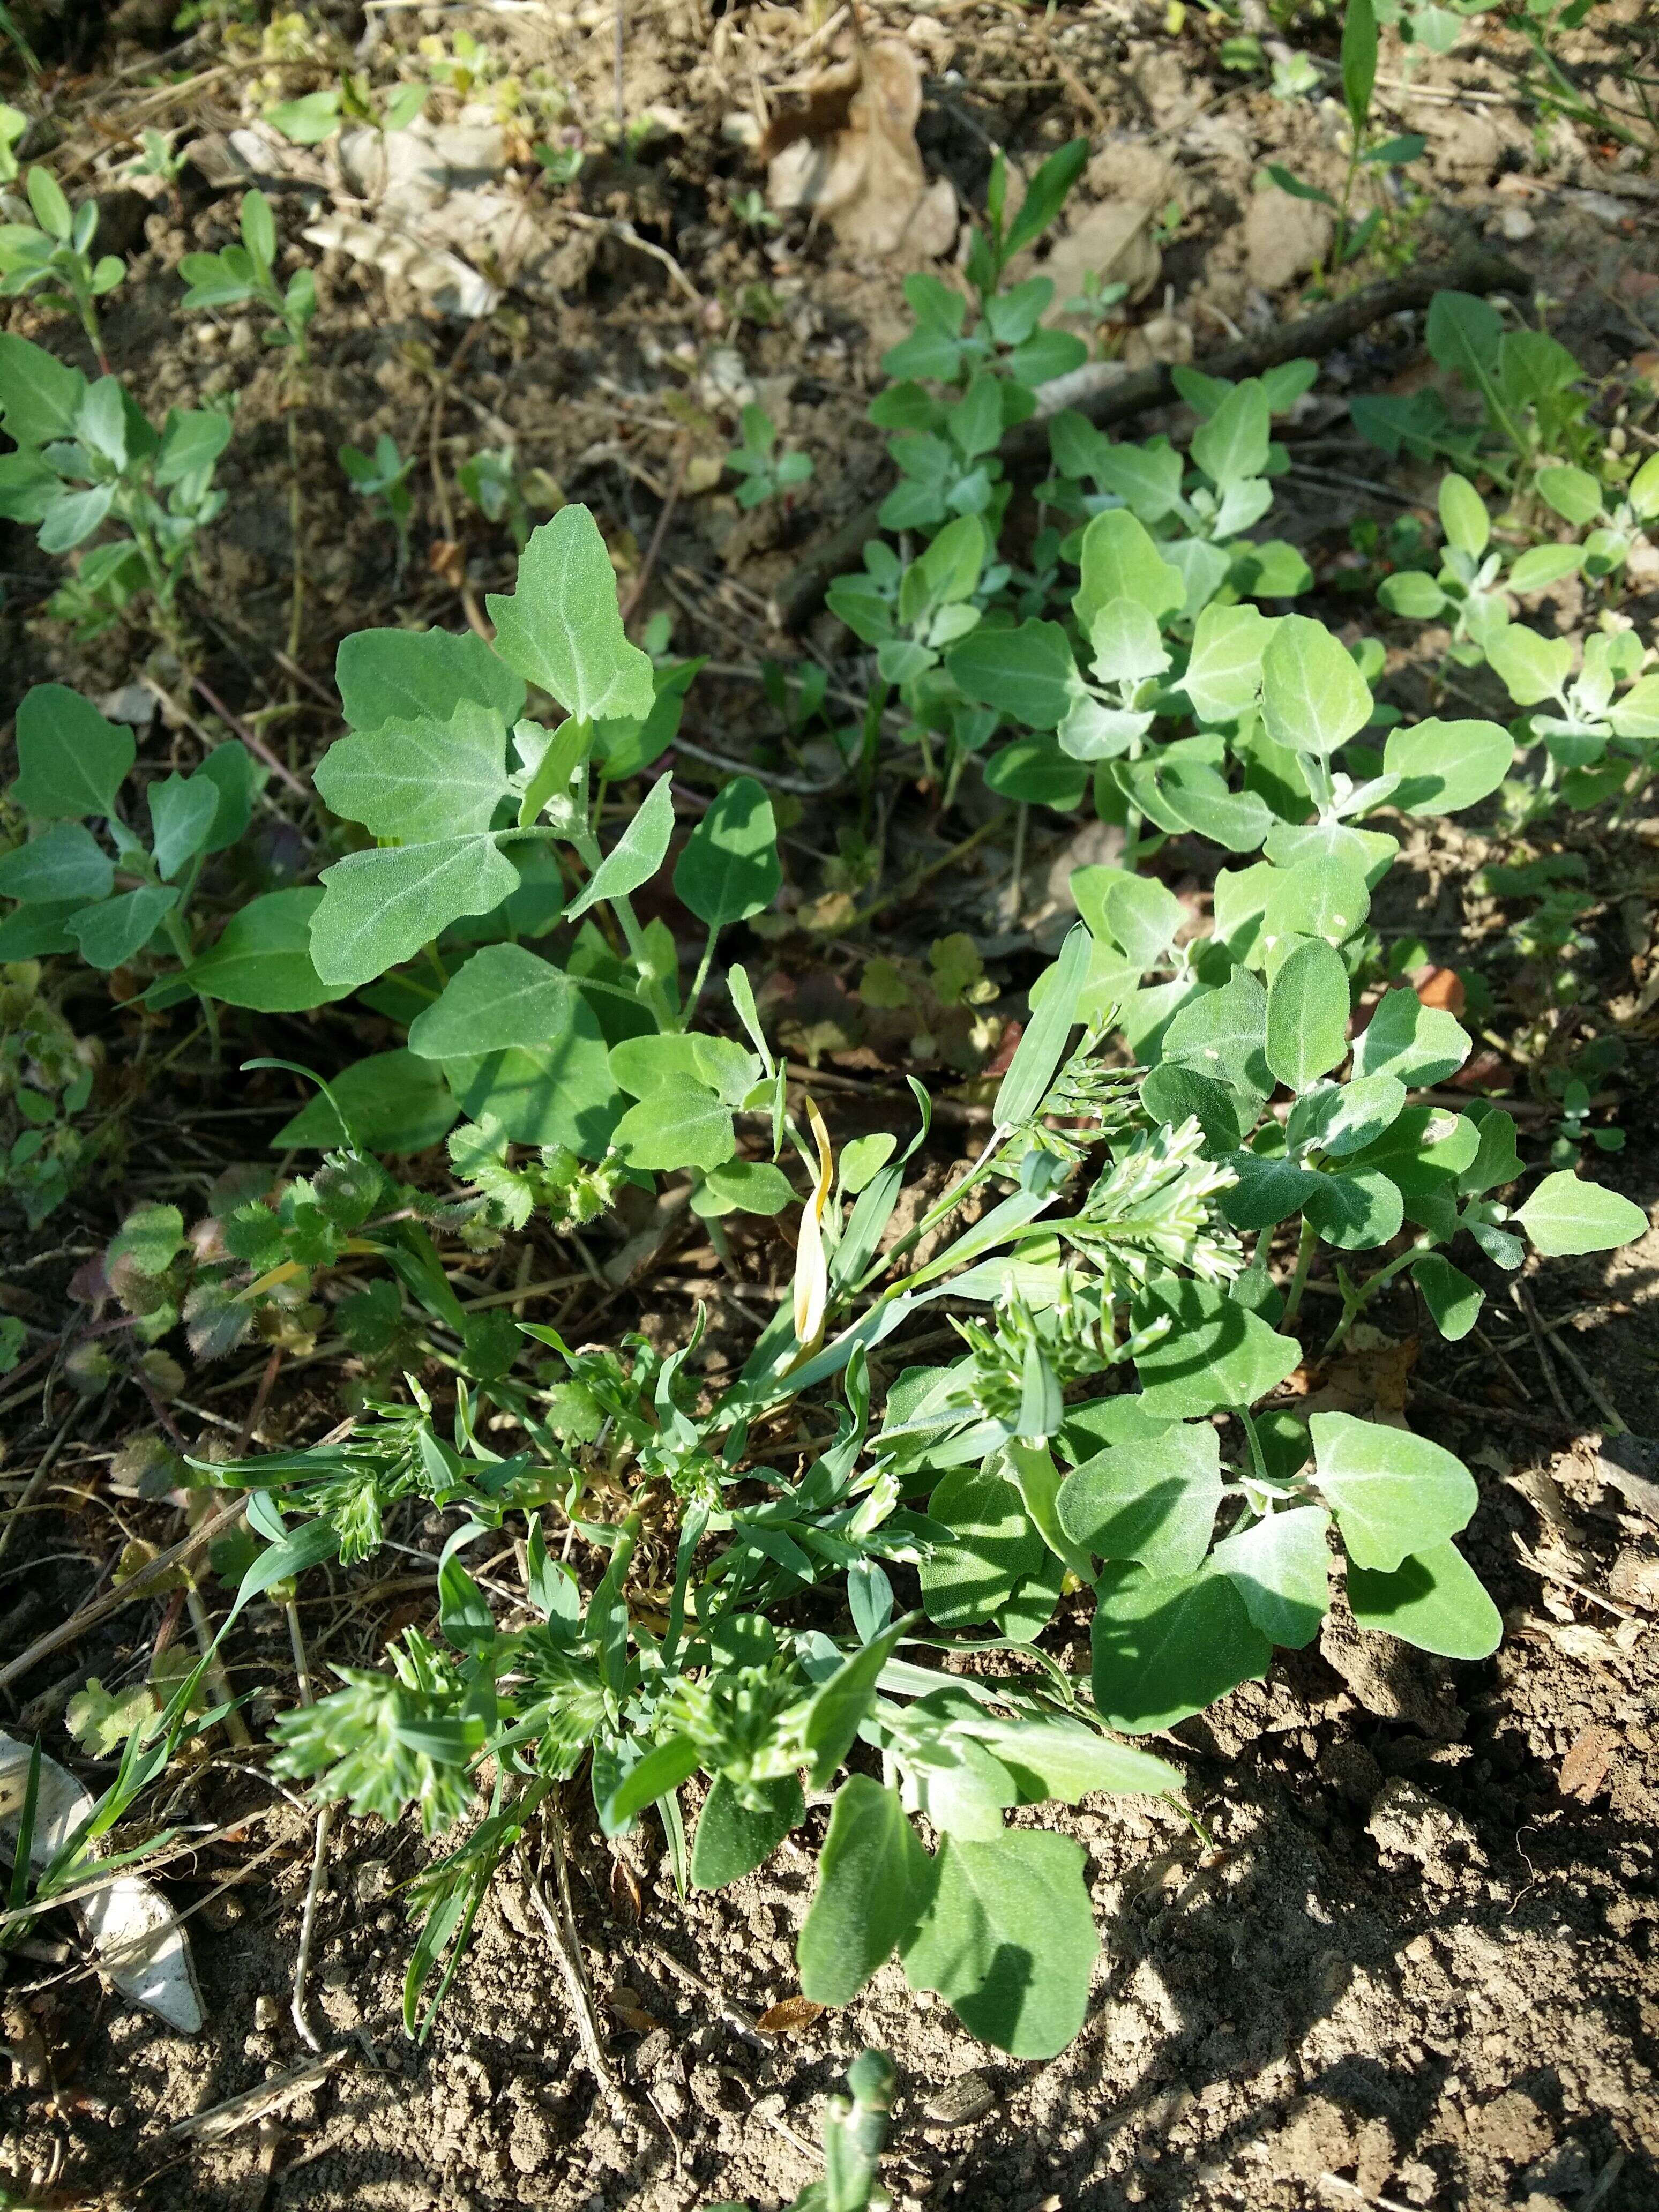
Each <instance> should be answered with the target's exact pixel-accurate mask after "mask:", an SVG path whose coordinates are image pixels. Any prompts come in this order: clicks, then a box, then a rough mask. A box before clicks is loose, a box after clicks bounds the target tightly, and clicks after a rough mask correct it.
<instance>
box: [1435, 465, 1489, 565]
mask: <svg viewBox="0 0 1659 2212" xmlns="http://www.w3.org/2000/svg"><path fill="white" fill-rule="evenodd" d="M1439 506H1440V527H1441V528H1442V529H1443V531H1444V532H1445V533H1446V543H1447V544H1449V545H1455V547H1456V549H1457V550H1458V551H1459V552H1460V553H1467V554H1468V555H1469V556H1470V557H1471V558H1472V559H1474V560H1476V561H1478V560H1479V559H1480V556H1481V555H1482V554H1483V553H1484V552H1485V551H1486V540H1487V539H1488V538H1490V537H1491V536H1492V517H1491V516H1490V515H1489V514H1488V513H1486V501H1485V500H1484V499H1482V498H1481V496H1480V493H1479V492H1478V491H1477V490H1476V489H1475V488H1474V485H1473V484H1472V483H1470V482H1469V480H1468V477H1460V476H1456V475H1452V476H1444V477H1441V479H1440V500H1439Z"/></svg>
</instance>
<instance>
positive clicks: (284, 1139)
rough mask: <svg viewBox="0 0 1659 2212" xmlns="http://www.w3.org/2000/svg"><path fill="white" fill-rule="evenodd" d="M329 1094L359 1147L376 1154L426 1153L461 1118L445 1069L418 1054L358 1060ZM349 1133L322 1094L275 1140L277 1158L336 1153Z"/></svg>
mask: <svg viewBox="0 0 1659 2212" xmlns="http://www.w3.org/2000/svg"><path fill="white" fill-rule="evenodd" d="M329 1088H330V1090H331V1091H333V1093H334V1096H335V1097H336V1098H337V1099H338V1100H339V1102H340V1105H341V1108H342V1109H343V1112H344V1114H345V1116H346V1119H347V1121H349V1123H350V1125H351V1133H352V1135H353V1137H354V1138H355V1139H356V1141H357V1143H359V1144H361V1145H363V1146H367V1147H368V1150H369V1151H371V1152H425V1151H426V1150H427V1149H428V1146H432V1145H435V1144H437V1143H438V1142H439V1141H440V1139H441V1138H443V1137H444V1136H446V1135H447V1133H448V1132H449V1131H450V1130H451V1129H452V1128H453V1127H454V1125H455V1123H456V1121H458V1120H459V1118H460V1111H461V1109H460V1107H459V1104H458V1103H457V1102H456V1100H455V1099H454V1098H453V1097H452V1096H451V1094H450V1091H449V1086H448V1085H447V1084H446V1083H445V1081H444V1079H443V1071H442V1069H441V1068H438V1067H435V1066H433V1064H432V1062H431V1061H430V1060H421V1059H418V1058H417V1057H416V1054H414V1053H412V1052H377V1053H374V1054H370V1056H369V1057H368V1059H367V1060H354V1061H353V1062H352V1064H351V1066H349V1067H346V1068H343V1069H342V1070H341V1072H340V1073H339V1074H338V1075H335V1076H331V1077H330V1079H329ZM345 1142H346V1132H345V1131H344V1130H343V1128H342V1127H340V1117H339V1115H337V1113H336V1112H335V1110H334V1108H333V1105H332V1103H331V1101H330V1100H329V1098H328V1097H327V1095H326V1094H325V1092H323V1091H319V1092H318V1093H317V1095H316V1097H314V1098H312V1099H310V1100H308V1101H307V1103H306V1104H305V1105H304V1106H302V1107H301V1109H300V1111H299V1112H298V1113H297V1114H296V1115H294V1117H293V1119H292V1120H291V1121H285V1122H284V1123H283V1126H282V1127H281V1128H280V1129H279V1130H278V1131H277V1132H276V1135H275V1136H274V1137H273V1138H272V1139H271V1140H270V1148H271V1150H272V1152H288V1151H289V1150H291V1149H292V1150H298V1149H301V1148H303V1149H305V1150H307V1151H310V1152H332V1151H333V1150H334V1149H335V1147H336V1146H338V1145H343V1144H344V1143H345Z"/></svg>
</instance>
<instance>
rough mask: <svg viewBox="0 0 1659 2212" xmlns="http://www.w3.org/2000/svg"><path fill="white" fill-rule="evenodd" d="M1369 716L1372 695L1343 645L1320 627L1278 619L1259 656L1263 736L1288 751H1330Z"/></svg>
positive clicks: (1303, 617)
mask: <svg viewBox="0 0 1659 2212" xmlns="http://www.w3.org/2000/svg"><path fill="white" fill-rule="evenodd" d="M1370 715H1371V695H1370V690H1369V689H1368V687H1367V685H1366V683H1365V679H1364V677H1363V676H1362V675H1361V674H1360V672H1359V671H1358V668H1357V667H1356V666H1355V665H1354V661H1353V656H1352V653H1349V651H1348V649H1347V647H1346V646H1344V645H1343V644H1342V643H1341V642H1340V641H1339V640H1338V639H1336V638H1334V637H1333V636H1332V635H1331V633H1330V632H1329V630H1328V629H1326V627H1325V625H1324V623H1317V622H1312V621H1310V619H1309V618H1308V617H1307V616H1306V615H1283V616H1281V617H1280V618H1279V622H1278V623H1277V625H1276V626H1275V628H1274V630H1273V635H1272V636H1271V637H1270V638H1269V639H1268V641H1267V649H1266V650H1265V652H1264V653H1262V656H1261V719H1262V720H1263V722H1264V723H1265V725H1266V726H1267V735H1268V736H1269V737H1270V738H1273V740H1274V742H1275V743H1276V744H1281V745H1287V746H1289V748H1290V749H1291V751H1292V752H1304V753H1333V752H1334V751H1335V750H1336V749H1337V747H1338V746H1339V745H1342V744H1346V742H1347V741H1348V739H1349V738H1351V737H1352V736H1353V735H1354V734H1355V732H1357V731H1359V730H1363V729H1364V726H1365V725H1366V723H1367V722H1368V721H1369V720H1370Z"/></svg>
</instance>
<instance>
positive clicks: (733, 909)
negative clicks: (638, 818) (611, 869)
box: [674, 775, 783, 929]
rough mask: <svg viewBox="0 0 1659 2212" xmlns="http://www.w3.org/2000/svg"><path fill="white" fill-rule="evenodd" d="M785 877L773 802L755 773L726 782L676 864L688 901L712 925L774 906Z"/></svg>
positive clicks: (677, 884)
mask: <svg viewBox="0 0 1659 2212" xmlns="http://www.w3.org/2000/svg"><path fill="white" fill-rule="evenodd" d="M782 880H783V870H782V867H781V864H780V862H779V860H778V831H777V823H776V820H775V817H774V815H773V812H772V802H771V800H770V799H769V798H768V797H767V796H766V793H765V792H764V791H763V789H762V788H761V787H760V785H759V784H758V783H757V782H756V781H755V780H754V778H753V777H752V776H748V775H740V776H737V777H735V778H734V779H733V780H732V781H731V782H730V783H727V784H723V785H722V786H721V787H720V791H719V792H718V793H716V795H715V798H714V804H713V805H712V806H710V808H709V810H708V813H707V814H705V815H704V816H703V817H702V821H701V822H699V823H698V824H697V826H696V829H694V830H693V831H692V833H691V835H690V838H689V839H688V840H687V842H686V847H685V850H684V852H683V853H682V854H680V857H679V860H678V862H677V863H676V866H675V869H674V889H675V890H676V892H677V893H678V896H679V898H680V900H681V902H682V903H683V904H684V905H685V906H687V907H689V908H690V910H691V912H692V913H693V914H694V915H696V917H697V919H698V921H701V922H704V923H706V924H707V925H708V927H709V928H710V929H723V928H725V927H727V926H728V924H730V923H732V922H734V921H748V919H749V917H750V915H756V914H759V913H760V912H762V910H763V908H766V907H769V905H770V904H771V902H772V901H773V899H774V898H775V896H776V895H777V890H778V886H779V884H781V882H782Z"/></svg>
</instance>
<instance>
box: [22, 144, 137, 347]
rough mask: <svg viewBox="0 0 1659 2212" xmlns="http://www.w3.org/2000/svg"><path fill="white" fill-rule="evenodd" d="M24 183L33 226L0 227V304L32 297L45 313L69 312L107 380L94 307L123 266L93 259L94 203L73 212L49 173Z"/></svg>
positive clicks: (113, 257) (111, 256)
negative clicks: (26, 295) (47, 309)
mask: <svg viewBox="0 0 1659 2212" xmlns="http://www.w3.org/2000/svg"><path fill="white" fill-rule="evenodd" d="M25 183H26V188H27V192H28V204H29V207H30V209H31V210H32V211H33V216H34V221H33V222H32V223H30V222H5V223H0V299H15V298H16V297H17V296H18V295H19V294H21V293H26V292H33V293H35V294H38V295H39V296H40V299H41V300H42V301H44V303H45V304H46V306H47V307H62V308H67V309H68V310H69V311H70V313H72V314H73V315H75V317H76V319H77V320H78V321H79V323H80V325H81V328H82V331H84V332H85V333H86V339H87V343H88V345H89V346H90V347H91V348H92V350H93V354H94V356H95V358H96V360H97V362H98V366H99V368H100V369H101V370H102V371H103V373H104V374H105V375H106V376H107V375H108V374H109V359H108V356H107V355H106V353H105V351H104V341H103V337H102V334H101V332H100V330H99V326H98V309H97V304H96V303H97V301H100V299H102V298H103V297H104V296H105V295H106V293H109V292H112V291H113V290H114V289H115V287H116V286H117V285H118V283H120V282H121V279H122V278H123V277H124V276H125V275H126V273H127V272H126V264H125V262H124V261H123V260H122V259H121V257H120V256H119V254H118V253H104V254H100V255H99V257H98V258H96V259H95V260H94V258H93V255H92V246H93V241H94V239H95V238H96V237H97V235H98V207H97V203H96V202H95V201H94V200H83V201H82V204H81V205H80V206H79V207H78V208H73V209H72V208H71V207H70V204H69V201H68V200H67V199H66V198H65V197H64V189H63V186H62V185H60V184H59V183H58V179H57V178H56V177H54V176H53V175H52V172H51V170H50V169H41V168H33V169H31V170H30V171H29V173H28V176H27V179H25Z"/></svg>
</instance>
